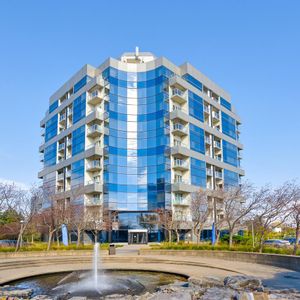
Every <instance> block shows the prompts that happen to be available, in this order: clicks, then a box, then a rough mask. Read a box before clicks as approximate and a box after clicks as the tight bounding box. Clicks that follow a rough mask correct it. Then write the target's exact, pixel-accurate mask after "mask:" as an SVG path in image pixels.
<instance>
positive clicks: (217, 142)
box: [214, 141, 221, 149]
mask: <svg viewBox="0 0 300 300" xmlns="http://www.w3.org/2000/svg"><path fill="white" fill-rule="evenodd" d="M214 146H215V147H216V148H219V149H221V143H220V142H219V141H214Z"/></svg>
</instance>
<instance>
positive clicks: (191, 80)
mask: <svg viewBox="0 0 300 300" xmlns="http://www.w3.org/2000/svg"><path fill="white" fill-rule="evenodd" d="M182 78H183V79H185V80H186V81H187V82H188V83H190V84H191V85H192V86H194V87H195V88H197V89H198V90H200V91H202V89H203V86H202V83H201V82H200V81H199V80H197V79H196V78H195V77H193V76H192V75H190V74H184V75H183V76H182Z"/></svg>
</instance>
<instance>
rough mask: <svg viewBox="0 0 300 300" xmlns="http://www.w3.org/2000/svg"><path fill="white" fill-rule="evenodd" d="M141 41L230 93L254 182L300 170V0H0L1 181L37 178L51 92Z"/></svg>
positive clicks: (144, 48) (275, 180)
mask: <svg viewBox="0 0 300 300" xmlns="http://www.w3.org/2000/svg"><path fill="white" fill-rule="evenodd" d="M135 46H139V47H140V50H141V51H151V52H153V53H155V54H156V55H157V56H166V57H167V58H169V59H170V60H171V61H173V62H174V63H176V64H181V63H183V62H185V61H189V62H190V63H191V64H193V65H194V66H195V67H196V68H198V69H199V70H201V71H202V73H204V74H206V75H207V76H208V77H210V78H211V79H213V80H214V81H215V82H216V83H218V84H219V85H220V86H222V87H223V88H224V89H225V90H227V91H229V92H230V94H231V96H232V101H233V103H234V105H235V106H236V108H237V111H238V113H239V114H240V115H241V117H242V120H243V126H242V136H241V140H242V143H243V144H244V146H245V150H244V160H243V168H244V169H245V171H246V175H247V176H246V177H247V178H248V179H249V180H251V181H252V182H254V183H255V184H257V185H261V184H264V183H267V182H270V183H273V184H278V183H280V182H282V181H285V180H287V179H292V178H297V177H299V171H300V152H299V148H300V138H299V132H300V118H299V112H300V97H299V88H300V80H299V77H300V76H299V72H300V1H288V0H287V1H276V0H269V1H267V0H265V1H261V0H251V1H250V0H249V1H238V0H236V1H232V0H227V1H224V0H220V1H199V0H198V1H197V0H195V1H174V0H173V1H162V0H160V1H141V0H139V1H94V0H90V1H74V0H73V1H66V0H65V1H58V0H55V1H53V0H52V1H38V0H36V1H31V0H26V1H16V0H9V1H1V4H0V53H1V55H0V91H1V95H0V101H1V109H0V113H1V118H0V138H1V139H0V178H1V179H2V180H3V179H9V180H15V181H17V182H23V183H25V184H30V183H32V182H34V181H36V180H37V172H38V170H39V168H40V167H41V165H40V163H39V155H38V146H39V144H40V142H41V138H40V128H39V121H40V120H41V119H42V118H43V116H44V113H45V111H46V109H47V107H48V99H49V96H50V95H51V94H52V93H53V92H54V91H55V90H56V89H57V88H59V87H60V85H62V84H63V83H64V82H65V81H66V80H68V78H69V77H70V76H71V75H72V74H73V73H74V72H76V71H77V70H78V69H80V68H81V67H82V66H83V65H84V64H86V63H89V64H92V65H95V66H98V65H99V64H100V63H101V62H102V61H103V60H104V59H106V58H107V57H108V56H112V57H118V56H119V55H120V54H121V53H122V52H126V51H132V50H133V49H134V47H135Z"/></svg>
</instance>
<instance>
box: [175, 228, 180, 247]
mask: <svg viewBox="0 0 300 300" xmlns="http://www.w3.org/2000/svg"><path fill="white" fill-rule="evenodd" d="M175 232H176V240H177V244H178V243H179V242H180V235H179V231H178V229H177V230H176V231H175Z"/></svg>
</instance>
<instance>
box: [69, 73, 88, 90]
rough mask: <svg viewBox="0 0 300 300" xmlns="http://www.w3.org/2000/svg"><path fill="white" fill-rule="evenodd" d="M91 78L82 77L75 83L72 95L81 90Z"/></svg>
mask: <svg viewBox="0 0 300 300" xmlns="http://www.w3.org/2000/svg"><path fill="white" fill-rule="evenodd" d="M90 79H91V77H89V76H87V75H86V76H84V77H83V78H82V79H80V80H79V81H78V82H77V83H75V85H74V90H73V92H74V94H75V93H76V92H77V91H79V90H80V89H81V88H83V87H84V86H85V85H86V84H87V83H88V82H89V81H90Z"/></svg>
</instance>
